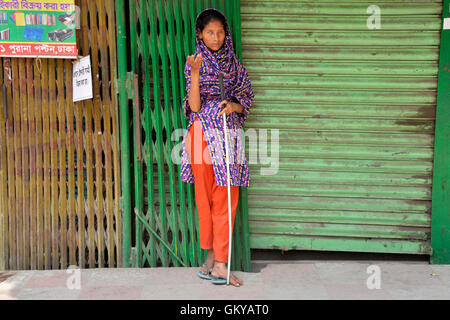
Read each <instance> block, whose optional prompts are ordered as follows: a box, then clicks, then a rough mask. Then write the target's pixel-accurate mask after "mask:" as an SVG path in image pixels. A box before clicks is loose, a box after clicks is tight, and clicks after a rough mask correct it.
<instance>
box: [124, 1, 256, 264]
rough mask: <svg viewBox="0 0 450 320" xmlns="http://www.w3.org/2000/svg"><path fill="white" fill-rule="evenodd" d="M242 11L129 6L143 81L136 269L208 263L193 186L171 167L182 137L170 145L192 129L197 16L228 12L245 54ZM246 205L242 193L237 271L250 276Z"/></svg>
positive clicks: (234, 7)
mask: <svg viewBox="0 0 450 320" xmlns="http://www.w3.org/2000/svg"><path fill="white" fill-rule="evenodd" d="M239 6H240V1H238V0H233V1H227V0H220V1H217V0H216V1H199V0H197V1H195V0H189V1H181V0H148V1H138V0H132V1H130V2H129V13H130V20H129V22H130V27H129V30H130V43H131V45H130V48H129V49H130V51H131V53H130V61H131V69H132V72H131V73H130V75H129V76H130V78H133V77H134V75H139V84H138V85H139V94H135V95H134V96H132V97H131V96H130V98H133V99H134V106H140V109H139V110H138V112H133V145H134V161H133V166H134V192H135V197H134V207H135V212H137V213H136V219H135V230H136V233H135V235H136V237H135V241H136V246H135V252H136V255H137V257H136V259H135V260H134V261H135V263H136V266H137V267H146V266H149V267H156V266H163V267H168V266H180V265H183V266H199V265H201V264H202V263H203V262H204V259H205V257H206V250H201V249H200V243H199V235H198V219H197V211H196V205H195V200H194V188H193V185H191V184H186V183H184V182H182V181H181V180H180V167H179V165H175V164H174V163H173V161H172V159H171V156H172V150H174V148H176V147H177V146H176V144H177V143H181V140H180V139H181V137H178V136H175V139H179V140H178V141H173V140H172V134H173V132H174V130H176V129H182V130H181V131H183V130H185V129H186V127H187V120H186V119H185V118H184V114H183V112H182V105H181V102H182V99H183V97H184V96H185V94H186V92H185V86H186V83H185V78H184V67H185V62H186V56H188V55H190V54H193V53H194V49H195V34H194V23H195V19H196V17H197V15H198V13H199V12H200V11H201V10H203V9H204V8H207V7H216V8H218V9H219V10H224V11H225V14H226V15H227V17H228V20H229V21H230V25H231V26H233V25H236V26H237V27H236V30H234V28H233V27H232V30H233V36H234V39H235V43H237V44H238V45H237V48H240V29H239V21H238V20H239V19H240V15H239V14H240V11H239ZM236 21H237V22H236ZM236 41H237V42H236ZM237 53H238V55H241V52H237ZM131 82H132V80H130V86H131ZM136 99H139V101H138V102H139V103H137V101H136ZM139 123H142V131H139V126H140V125H139ZM139 136H142V137H141V141H139ZM139 147H141V148H142V159H139V152H138V150H139ZM246 205H247V201H246V193H245V192H243V190H241V198H240V206H239V211H240V212H239V213H238V215H237V218H236V220H235V223H236V224H235V229H234V230H235V231H234V234H233V239H234V241H233V242H234V246H233V259H232V269H234V270H244V271H250V270H251V264H250V240H249V226H248V213H247V212H248V210H247V208H246ZM144 227H145V228H144Z"/></svg>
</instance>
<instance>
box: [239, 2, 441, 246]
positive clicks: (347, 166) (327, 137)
mask: <svg viewBox="0 0 450 320" xmlns="http://www.w3.org/2000/svg"><path fill="white" fill-rule="evenodd" d="M372 4H373V3H371V2H368V1H357V2H354V1H335V2H330V1H314V2H309V1H280V0H272V1H256V0H243V1H242V5H241V12H242V48H243V60H244V64H245V66H246V68H247V70H248V72H249V75H250V78H251V80H252V85H253V88H254V91H255V95H256V98H255V104H254V107H253V109H252V116H251V117H249V119H248V122H247V124H246V127H247V135H249V134H248V130H254V131H253V133H256V137H257V138H256V140H254V141H253V142H251V143H247V152H248V154H249V159H250V161H249V162H250V175H251V183H250V184H251V186H250V188H249V189H248V206H249V217H250V242H251V247H252V248H269V249H270V248H273V249H276V248H278V249H279V248H281V249H305V250H338V251H360V252H391V253H413V254H430V222H431V185H432V164H433V156H434V149H433V148H434V131H435V127H434V123H435V119H436V94H437V74H438V58H439V45H440V27H441V15H442V1H414V2H413V3H411V2H409V1H408V2H406V1H383V2H377V3H376V5H377V6H378V8H379V10H380V11H379V12H380V17H381V20H380V22H381V24H380V27H381V28H380V29H369V28H368V22H367V21H368V19H369V18H370V16H371V15H372V13H368V11H367V10H368V8H369V6H371V5H372ZM406 4H407V5H406ZM369 12H370V11H369ZM264 130H267V140H268V141H267V146H265V145H264V144H263V140H261V138H263V137H264V132H265V131H264ZM276 130H278V132H279V134H278V136H276V135H272V134H273V133H274V132H276ZM261 133H263V134H261ZM248 141H249V140H248ZM255 142H257V143H255ZM274 150H277V152H278V162H277V163H276V164H275V162H276V160H277V159H276V158H272V159H271V158H270V157H271V154H272V155H274V153H273V152H274ZM264 154H267V155H268V157H269V161H271V162H269V163H265V164H264V163H262V162H263V161H261V159H260V156H261V155H264ZM275 154H276V153H275ZM271 166H272V168H273V167H276V170H275V174H272V175H267V174H264V171H263V170H262V169H263V168H265V169H267V168H269V167H271Z"/></svg>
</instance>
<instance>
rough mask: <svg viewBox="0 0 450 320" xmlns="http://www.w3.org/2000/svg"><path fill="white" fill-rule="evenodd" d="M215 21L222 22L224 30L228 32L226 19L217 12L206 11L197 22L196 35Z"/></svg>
mask: <svg viewBox="0 0 450 320" xmlns="http://www.w3.org/2000/svg"><path fill="white" fill-rule="evenodd" d="M213 21H220V22H222V25H223V29H224V30H225V32H226V25H227V20H226V19H225V17H224V16H223V15H222V14H221V13H220V12H218V11H216V10H205V11H203V12H202V13H201V14H200V15H199V16H198V18H197V21H196V22H195V33H196V34H199V33H201V32H202V31H203V29H205V27H206V26H207V25H208V23H210V22H213Z"/></svg>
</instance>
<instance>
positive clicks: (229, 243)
mask: <svg viewBox="0 0 450 320" xmlns="http://www.w3.org/2000/svg"><path fill="white" fill-rule="evenodd" d="M219 82H220V95H221V100H222V101H224V100H225V88H224V85H223V74H222V73H220V74H219ZM222 117H223V133H224V135H225V155H226V165H227V189H228V274H227V285H229V284H230V266H231V240H232V239H231V224H232V221H231V189H230V162H229V157H228V156H229V150H228V135H227V116H226V114H225V112H224V113H223V114H222Z"/></svg>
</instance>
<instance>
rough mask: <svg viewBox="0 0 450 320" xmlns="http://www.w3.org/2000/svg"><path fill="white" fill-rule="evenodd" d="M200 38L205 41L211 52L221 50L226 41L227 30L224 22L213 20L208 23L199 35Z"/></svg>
mask: <svg viewBox="0 0 450 320" xmlns="http://www.w3.org/2000/svg"><path fill="white" fill-rule="evenodd" d="M199 38H200V39H202V40H203V42H204V43H205V45H206V46H207V47H208V49H209V50H211V51H217V50H219V49H220V48H221V47H222V45H223V42H224V41H225V29H224V26H223V24H222V22H220V21H218V20H213V21H211V22H210V23H208V24H207V25H206V27H205V28H204V29H203V31H202V32H201V33H200V34H199Z"/></svg>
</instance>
